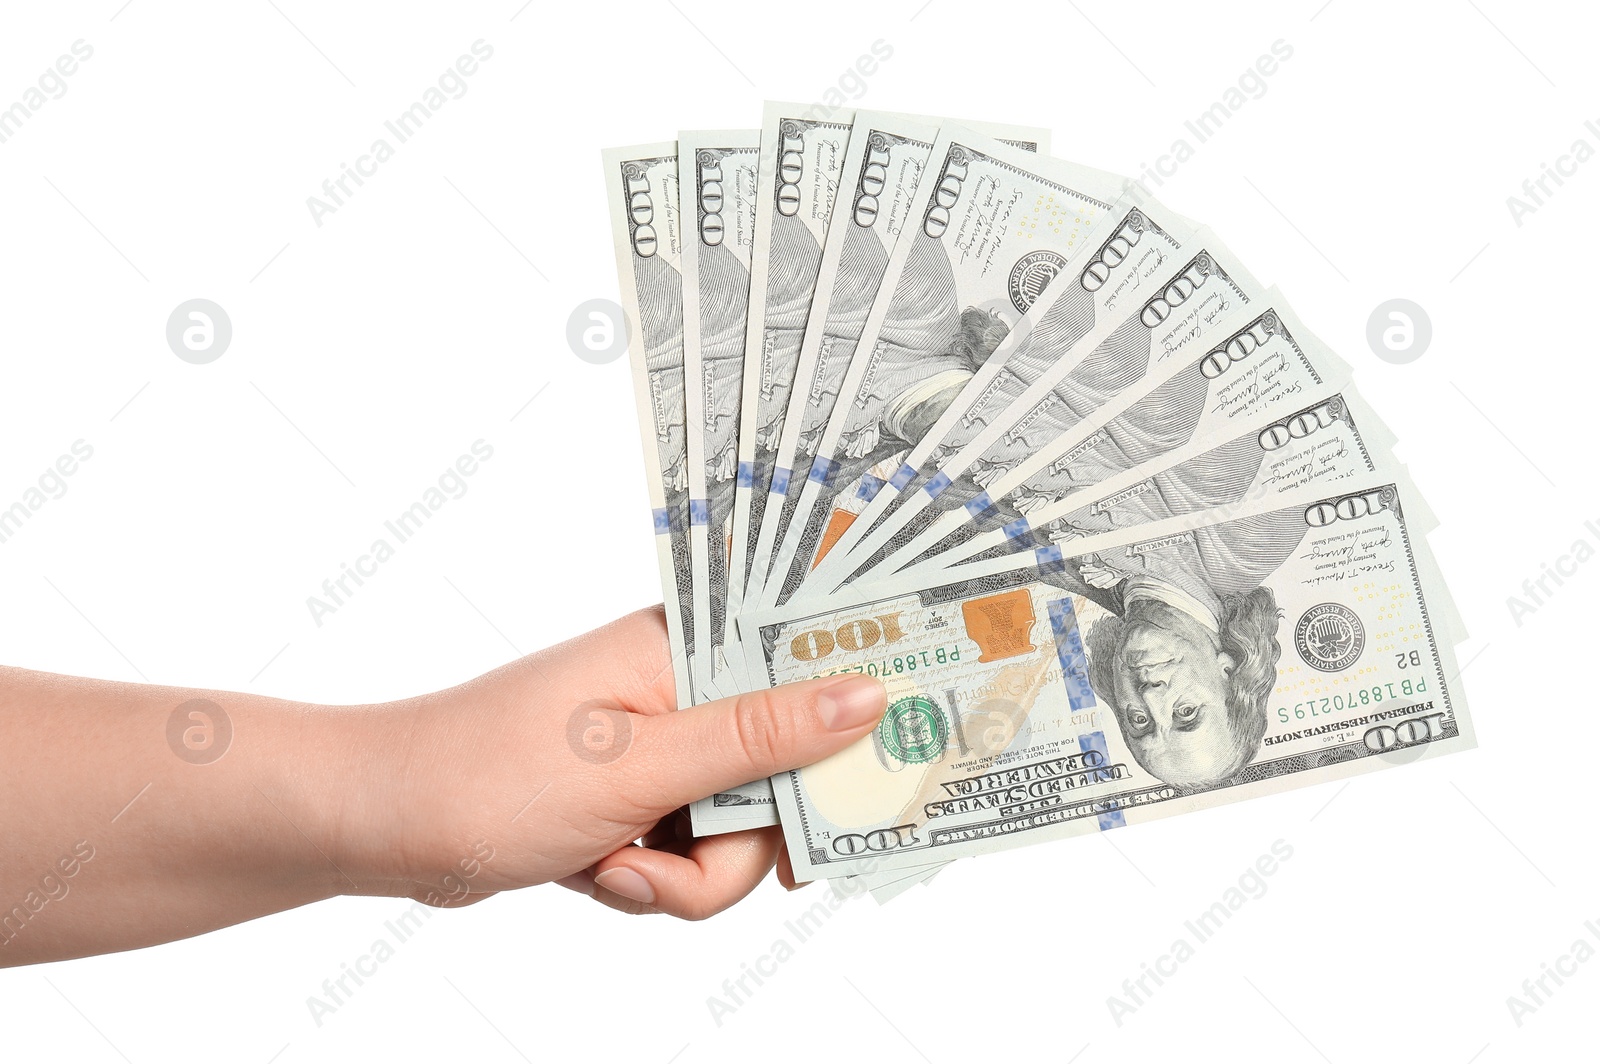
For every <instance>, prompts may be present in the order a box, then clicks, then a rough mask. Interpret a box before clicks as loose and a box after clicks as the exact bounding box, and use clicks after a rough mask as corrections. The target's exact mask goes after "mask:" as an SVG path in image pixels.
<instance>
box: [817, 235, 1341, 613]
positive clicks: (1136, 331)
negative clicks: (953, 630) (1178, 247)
mask: <svg viewBox="0 0 1600 1064" xmlns="http://www.w3.org/2000/svg"><path fill="white" fill-rule="evenodd" d="M1156 277H1157V278H1158V279H1157V280H1156V283H1154V284H1148V285H1146V286H1143V288H1142V290H1140V291H1137V292H1136V293H1135V300H1131V301H1129V303H1128V304H1124V305H1123V306H1122V308H1121V311H1122V313H1124V314H1125V315H1126V316H1125V317H1123V318H1122V320H1121V321H1120V323H1118V324H1117V325H1116V326H1115V327H1114V328H1112V327H1109V325H1097V326H1096V329H1095V331H1094V332H1093V333H1091V334H1090V335H1089V336H1088V337H1086V338H1084V339H1082V340H1080V341H1079V342H1078V346H1079V347H1092V350H1090V351H1089V353H1088V354H1086V355H1082V356H1081V357H1075V356H1067V357H1066V358H1065V359H1063V363H1064V364H1065V365H1068V366H1070V367H1071V368H1070V372H1068V373H1066V374H1061V373H1059V372H1052V373H1047V374H1045V375H1042V376H1040V377H1039V379H1037V380H1035V381H1034V382H1033V383H1032V384H1031V385H1029V386H1028V388H1027V389H1025V390H1024V391H1023V392H1022V393H1021V395H1019V396H1018V398H1017V399H1016V401H1015V402H1014V403H1013V404H1012V405H1011V406H1009V407H1008V408H1006V409H1005V410H1004V411H1001V412H999V414H998V416H996V417H995V418H994V420H992V421H990V422H989V423H987V424H985V425H983V426H982V427H981V428H980V430H979V431H978V432H977V433H975V434H971V435H970V437H969V438H968V439H967V441H966V442H965V443H964V444H962V445H961V446H960V447H959V448H957V449H955V450H954V452H953V453H946V454H945V455H944V456H943V457H941V458H940V459H939V460H938V467H937V469H938V471H937V473H936V474H935V475H934V476H933V477H932V478H930V479H929V481H928V483H927V484H926V486H925V488H924V490H923V491H922V492H920V493H919V495H920V497H919V498H917V499H916V501H915V502H914V503H908V504H907V505H905V506H902V507H900V508H899V510H898V511H896V512H895V513H894V514H893V515H891V516H889V517H888V518H887V519H885V521H884V522H883V524H882V525H880V526H879V528H878V529H877V531H875V532H874V533H873V534H872V536H871V537H870V538H869V539H868V540H865V541H863V544H862V553H865V551H866V550H867V549H868V548H869V547H871V546H873V545H875V544H877V545H878V546H877V550H876V552H875V553H874V554H872V555H871V556H870V557H869V558H868V559H867V560H866V561H864V562H862V563H860V564H859V565H857V566H856V567H855V571H856V573H858V574H865V573H866V572H868V571H870V570H872V569H874V568H879V567H881V568H883V569H884V570H885V571H890V572H892V571H894V569H895V568H896V567H897V566H898V565H899V564H903V563H905V562H907V561H909V560H910V559H911V558H914V557H915V556H916V555H915V554H914V553H913V552H914V551H918V550H921V549H925V548H926V547H928V546H931V545H932V544H933V543H935V542H937V540H938V539H939V538H941V537H942V534H943V533H942V532H941V533H939V534H937V535H936V534H934V533H933V532H932V531H930V530H931V529H933V528H935V527H937V524H938V522H939V521H940V520H941V519H945V520H948V521H949V522H955V521H957V520H959V519H963V518H965V517H966V516H967V515H968V514H981V513H984V512H986V511H987V510H988V509H989V507H990V506H991V505H992V499H993V496H994V495H998V494H1000V493H1002V492H1003V491H1004V490H1006V489H1007V488H1009V487H1010V486H1011V485H1010V484H1009V483H1008V482H1005V480H1004V478H1005V477H1006V476H1007V475H1008V474H1010V473H1012V472H1013V471H1014V470H1017V469H1018V468H1026V469H1032V468H1035V466H1036V465H1037V463H1036V462H1035V458H1036V456H1038V455H1040V454H1062V453H1066V454H1077V455H1081V446H1080V445H1081V444H1082V443H1083V441H1085V440H1092V438H1093V433H1094V430H1096V429H1098V428H1100V427H1101V426H1103V425H1104V424H1105V423H1106V422H1107V421H1109V420H1110V419H1112V418H1114V417H1116V416H1117V415H1118V414H1120V413H1121V412H1122V411H1123V410H1125V409H1126V408H1127V407H1128V406H1129V405H1130V404H1131V403H1132V402H1134V401H1135V400H1136V399H1137V398H1139V397H1140V396H1142V395H1144V394H1147V393H1148V392H1149V391H1151V390H1152V389H1153V388H1155V387H1156V385H1157V384H1159V383H1160V382H1162V381H1164V380H1166V379H1168V378H1170V377H1171V376H1172V375H1173V374H1174V373H1176V372H1178V371H1179V370H1180V369H1181V368H1182V367H1184V366H1186V365H1189V364H1190V363H1191V362H1192V361H1193V359H1194V357H1196V355H1197V354H1198V352H1197V351H1196V349H1199V350H1200V351H1203V350H1205V346H1204V345H1207V344H1209V343H1210V342H1211V341H1212V340H1214V339H1215V338H1216V337H1217V336H1218V334H1219V332H1220V330H1221V329H1222V327H1223V326H1224V325H1226V324H1227V323H1228V322H1229V320H1230V319H1232V318H1236V317H1237V316H1238V315H1239V314H1241V313H1245V312H1246V311H1245V309H1244V308H1249V307H1251V306H1253V305H1254V304H1256V303H1258V302H1260V300H1261V298H1262V295H1263V289H1262V288H1261V286H1260V285H1259V283H1258V282H1256V281H1255V280H1254V279H1253V278H1251V277H1250V275H1249V274H1248V273H1247V272H1246V271H1245V270H1244V269H1243V268H1242V267H1241V266H1240V265H1238V260H1237V259H1236V258H1235V257H1234V256H1233V255H1231V254H1230V253H1229V252H1228V251H1227V250H1226V249H1225V248H1223V247H1222V246H1221V245H1220V243H1219V242H1218V241H1217V240H1216V238H1215V236H1214V235H1213V234H1210V233H1208V232H1205V231H1202V232H1201V233H1199V234H1197V235H1196V236H1195V238H1194V240H1193V241H1192V242H1191V243H1189V244H1188V245H1187V246H1186V247H1185V249H1184V253H1183V254H1181V255H1178V256H1175V257H1173V258H1172V259H1171V260H1169V261H1168V263H1167V266H1166V269H1165V270H1163V271H1162V272H1160V273H1158V274H1157V275H1156ZM1141 297H1142V298H1141ZM1060 305H1061V301H1059V300H1058V301H1057V302H1056V303H1055V304H1053V305H1052V308H1051V309H1053V308H1054V307H1055V306H1060ZM1050 317H1051V313H1050V310H1046V311H1045V312H1044V316H1043V317H1042V318H1041V323H1042V322H1043V321H1045V320H1047V319H1048V318H1050ZM1097 338H1098V342H1096V340H1097ZM1311 379H1313V380H1314V379H1316V378H1315V377H1314V376H1312V377H1311ZM1191 405H1193V404H1192V403H1191ZM1184 420H1185V419H1184V417H1183V415H1182V413H1181V412H1180V411H1173V412H1172V413H1171V414H1170V416H1168V415H1158V416H1157V419H1156V421H1157V425H1156V427H1155V429H1154V430H1153V431H1152V432H1151V433H1150V437H1151V439H1152V440H1156V439H1160V438H1161V433H1162V432H1163V431H1167V432H1169V434H1170V435H1169V437H1168V439H1167V441H1166V442H1168V443H1170V444H1171V445H1173V446H1175V445H1177V444H1178V443H1181V442H1182V440H1183V438H1184V435H1183V433H1184ZM952 514H953V516H952ZM947 530H948V529H947ZM924 535H926V536H927V537H928V538H926V539H923V538H922V537H923V536H924ZM846 567H848V566H846ZM834 582H835V581H833V580H829V581H827V582H826V583H834ZM847 582H848V581H847ZM823 584H824V582H820V581H819V582H818V583H817V584H816V585H815V588H814V590H815V591H818V592H820V591H824V590H826V589H827V588H826V587H824V586H823Z"/></svg>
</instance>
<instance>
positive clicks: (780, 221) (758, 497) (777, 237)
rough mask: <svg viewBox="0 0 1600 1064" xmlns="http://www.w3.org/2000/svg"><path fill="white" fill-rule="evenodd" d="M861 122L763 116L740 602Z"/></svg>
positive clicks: (736, 529)
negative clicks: (853, 135)
mask: <svg viewBox="0 0 1600 1064" xmlns="http://www.w3.org/2000/svg"><path fill="white" fill-rule="evenodd" d="M854 116H855V112H854V111H853V110H852V109H850V108H839V109H835V108H829V107H826V106H824V105H821V104H795V103H768V104H767V105H766V109H765V111H764V113H763V115H762V120H761V161H760V166H759V169H758V171H757V174H756V190H757V195H756V201H755V246H754V249H753V253H752V256H751V260H750V309H749V315H748V320H747V322H746V325H745V352H746V354H745V361H744V384H743V388H742V389H741V394H740V415H739V425H740V430H739V455H738V458H739V466H738V478H737V480H736V481H735V482H734V502H733V529H732V532H733V541H732V549H731V550H730V552H729V562H728V569H729V578H728V598H729V601H730V602H731V603H733V604H735V606H736V605H737V604H738V603H740V602H741V601H743V598H744V589H745V586H746V584H747V582H748V579H749V575H750V567H751V565H752V562H753V558H754V553H755V546H756V539H757V537H758V536H759V534H760V529H761V521H762V516H763V515H764V514H765V512H766V506H767V500H768V497H769V495H770V489H771V487H772V470H773V468H774V465H775V461H774V457H775V455H776V454H777V451H778V444H779V441H780V440H781V439H782V435H783V422H784V415H785V413H786V412H787V411H788V407H789V392H790V389H791V388H792V387H793V386H794V377H795V363H796V360H797V359H798V358H799V355H800V343H801V339H802V338H803V337H804V335H805V326H806V319H807V317H808V316H809V315H810V313H811V304H812V301H813V296H814V294H815V291H816V284H817V274H818V271H819V270H820V268H821V264H822V245H823V243H824V241H825V240H826V239H827V233H828V223H829V221H830V219H831V218H832V216H833V205H834V202H835V199H836V198H837V195H838V190H839V175H840V174H841V173H842V172H843V167H844V162H845V154H846V152H847V151H848V148H849V143H850V129H851V121H852V119H853V118H854ZM734 664H735V666H736V667H737V662H734Z"/></svg>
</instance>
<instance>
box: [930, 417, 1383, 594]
mask: <svg viewBox="0 0 1600 1064" xmlns="http://www.w3.org/2000/svg"><path fill="white" fill-rule="evenodd" d="M1306 394H1307V392H1306V390H1303V389H1297V390H1296V391H1295V392H1293V393H1289V394H1285V395H1284V396H1283V400H1284V402H1287V404H1288V406H1289V407H1291V408H1292V409H1287V410H1285V409H1284V406H1283V405H1282V403H1280V404H1278V405H1275V406H1272V407H1268V408H1267V409H1266V410H1265V413H1264V417H1263V415H1262V414H1260V413H1258V416H1257V417H1256V418H1255V419H1254V420H1251V421H1248V422H1246V423H1244V424H1234V425H1232V426H1231V428H1232V429H1234V430H1235V431H1236V433H1237V434H1236V435H1235V436H1233V438H1231V439H1228V440H1225V441H1223V442H1220V443H1218V442H1215V440H1214V439H1211V438H1207V439H1202V440H1196V441H1194V442H1193V443H1190V444H1189V445H1187V446H1185V447H1182V448H1179V449H1178V450H1176V451H1173V452H1171V453H1170V454H1165V455H1161V456H1159V457H1157V458H1155V459H1153V460H1151V461H1149V462H1146V463H1144V464H1143V465H1140V466H1137V467H1135V468H1133V469H1128V470H1126V471H1123V472H1121V473H1118V474H1116V475H1114V476H1108V477H1106V478H1105V479H1103V480H1100V481H1099V482H1098V483H1095V484H1093V485H1092V486H1090V487H1085V488H1083V489H1082V490H1077V491H1071V492H1068V493H1066V494H1063V495H1061V496H1059V497H1053V498H1051V499H1049V500H1048V501H1042V502H1040V503H1039V504H1038V505H1037V506H1034V505H1030V503H1029V499H1023V500H1021V501H1019V502H1018V503H1017V505H1018V506H1021V507H1023V508H1024V510H1025V513H1024V515H1021V516H1018V517H1017V518H1015V519H1013V520H1002V521H1000V522H999V523H995V522H993V521H989V522H983V523H982V524H983V525H984V526H985V527H984V528H983V530H981V531H978V532H977V534H976V535H973V536H971V537H967V536H965V535H960V536H956V535H952V536H950V537H947V540H946V541H944V542H949V541H953V540H957V541H959V542H958V544H957V545H954V546H951V547H950V548H949V549H948V550H946V551H943V552H940V551H938V550H937V548H934V549H931V550H930V552H929V557H927V558H926V559H923V560H919V561H918V562H917V563H916V564H915V565H914V566H907V569H913V568H915V569H923V568H927V569H934V568H950V567H952V566H957V565H961V564H964V563H966V562H969V561H974V560H982V559H985V558H992V557H999V556H1002V555H1005V554H1017V553H1028V552H1032V551H1033V550H1035V549H1037V548H1039V547H1048V546H1052V545H1054V546H1057V547H1059V548H1060V549H1061V550H1062V551H1063V552H1066V553H1071V552H1072V551H1073V549H1074V548H1073V542H1074V541H1076V540H1080V539H1087V538H1090V537H1094V536H1103V535H1105V534H1107V533H1111V532H1122V533H1127V532H1129V531H1130V530H1135V529H1137V528H1138V526H1140V525H1146V524H1150V523H1152V522H1155V521H1160V520H1165V519H1166V518H1169V517H1176V516H1178V515H1180V514H1192V513H1199V512H1204V511H1208V510H1209V511H1215V510H1218V509H1226V508H1229V507H1238V506H1243V505H1247V504H1248V503H1250V502H1252V501H1253V500H1255V499H1258V498H1261V497H1264V496H1268V495H1286V494H1288V493H1291V492H1294V493H1300V492H1304V491H1306V490H1307V489H1308V488H1311V487H1313V486H1314V487H1315V488H1316V490H1318V491H1323V492H1330V491H1336V490H1338V489H1337V487H1336V485H1338V484H1340V483H1341V482H1342V481H1345V480H1349V479H1352V478H1360V477H1365V476H1370V475H1371V474H1372V473H1375V472H1376V471H1377V470H1378V468H1379V464H1380V463H1382V462H1386V461H1388V460H1390V458H1391V452H1392V449H1393V447H1394V442H1395V441H1394V437H1393V435H1392V434H1391V433H1390V432H1389V429H1388V428H1387V426H1385V425H1384V424H1383V423H1382V422H1381V421H1380V420H1378V418H1377V416H1376V415H1375V414H1373V413H1372V411H1371V410H1370V409H1369V408H1368V407H1367V405H1366V404H1365V403H1364V402H1362V400H1361V398H1360V397H1359V396H1357V395H1356V394H1355V393H1354V392H1353V391H1350V390H1349V389H1345V390H1342V391H1334V392H1330V393H1327V394H1322V395H1315V396H1314V397H1313V398H1312V399H1311V400H1310V402H1306ZM1297 404H1303V405H1298V406H1297ZM1118 420H1119V421H1120V420H1121V419H1118ZM1114 426H1115V423H1113V426H1111V427H1108V430H1107V431H1108V435H1111V433H1110V431H1109V430H1110V428H1112V427H1114ZM1008 498H1009V496H1008ZM1030 498H1037V496H1033V497H1030ZM971 527H976V525H974V524H969V525H966V526H963V528H962V529H961V530H959V531H962V532H964V531H965V530H966V529H967V528H971ZM942 545H943V543H941V544H940V545H939V546H942Z"/></svg>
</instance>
